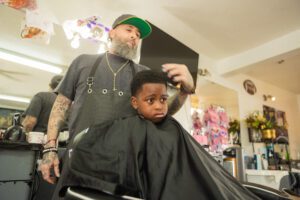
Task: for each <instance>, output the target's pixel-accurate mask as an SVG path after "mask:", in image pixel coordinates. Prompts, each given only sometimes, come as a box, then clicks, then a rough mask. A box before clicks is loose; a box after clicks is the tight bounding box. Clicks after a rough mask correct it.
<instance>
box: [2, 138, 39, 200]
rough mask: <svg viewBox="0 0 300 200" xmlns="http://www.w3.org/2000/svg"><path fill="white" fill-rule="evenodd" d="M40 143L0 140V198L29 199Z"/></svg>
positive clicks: (4, 199)
mask: <svg viewBox="0 0 300 200" xmlns="http://www.w3.org/2000/svg"><path fill="white" fill-rule="evenodd" d="M40 150H41V145H39V144H29V143H25V142H0V199H1V200H11V199H13V200H23V199H24V200H27V199H29V200H31V199H32V198H33V196H34V191H35V189H36V188H35V185H36V183H35V178H34V176H35V174H36V170H37V169H36V167H37V165H36V161H37V159H38V158H39V156H40Z"/></svg>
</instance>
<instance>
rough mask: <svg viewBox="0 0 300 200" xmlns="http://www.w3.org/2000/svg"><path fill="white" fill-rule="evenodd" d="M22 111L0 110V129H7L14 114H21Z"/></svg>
mask: <svg viewBox="0 0 300 200" xmlns="http://www.w3.org/2000/svg"><path fill="white" fill-rule="evenodd" d="M23 112H24V111H23V110H17V109H10V108H0V129H7V128H8V127H10V126H12V125H13V115H14V113H23Z"/></svg>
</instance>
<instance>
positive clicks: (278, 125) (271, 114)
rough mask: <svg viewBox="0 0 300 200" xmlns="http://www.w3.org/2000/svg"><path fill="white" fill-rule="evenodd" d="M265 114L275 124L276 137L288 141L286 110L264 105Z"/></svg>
mask: <svg viewBox="0 0 300 200" xmlns="http://www.w3.org/2000/svg"><path fill="white" fill-rule="evenodd" d="M263 111H264V116H265V117H266V119H267V120H268V121H270V122H271V123H273V124H275V129H276V139H275V140H279V139H280V138H281V139H283V140H285V142H287V141H288V123H287V120H286V114H285V112H284V111H280V110H276V109H275V108H272V107H269V106H266V105H263Z"/></svg>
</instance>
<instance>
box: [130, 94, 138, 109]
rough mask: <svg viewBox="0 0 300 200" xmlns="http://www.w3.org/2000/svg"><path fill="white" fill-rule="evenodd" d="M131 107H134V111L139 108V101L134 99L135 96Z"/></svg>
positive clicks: (132, 98)
mask: <svg viewBox="0 0 300 200" xmlns="http://www.w3.org/2000/svg"><path fill="white" fill-rule="evenodd" d="M131 106H132V107H133V108H134V109H137V108H138V103H137V99H136V97H134V96H132V97H131Z"/></svg>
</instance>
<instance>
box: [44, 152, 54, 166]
mask: <svg viewBox="0 0 300 200" xmlns="http://www.w3.org/2000/svg"><path fill="white" fill-rule="evenodd" d="M55 159H58V156H57V153H54V152H48V153H45V154H44V155H43V160H42V164H46V165H49V164H52V163H53V161H54V160H55Z"/></svg>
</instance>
